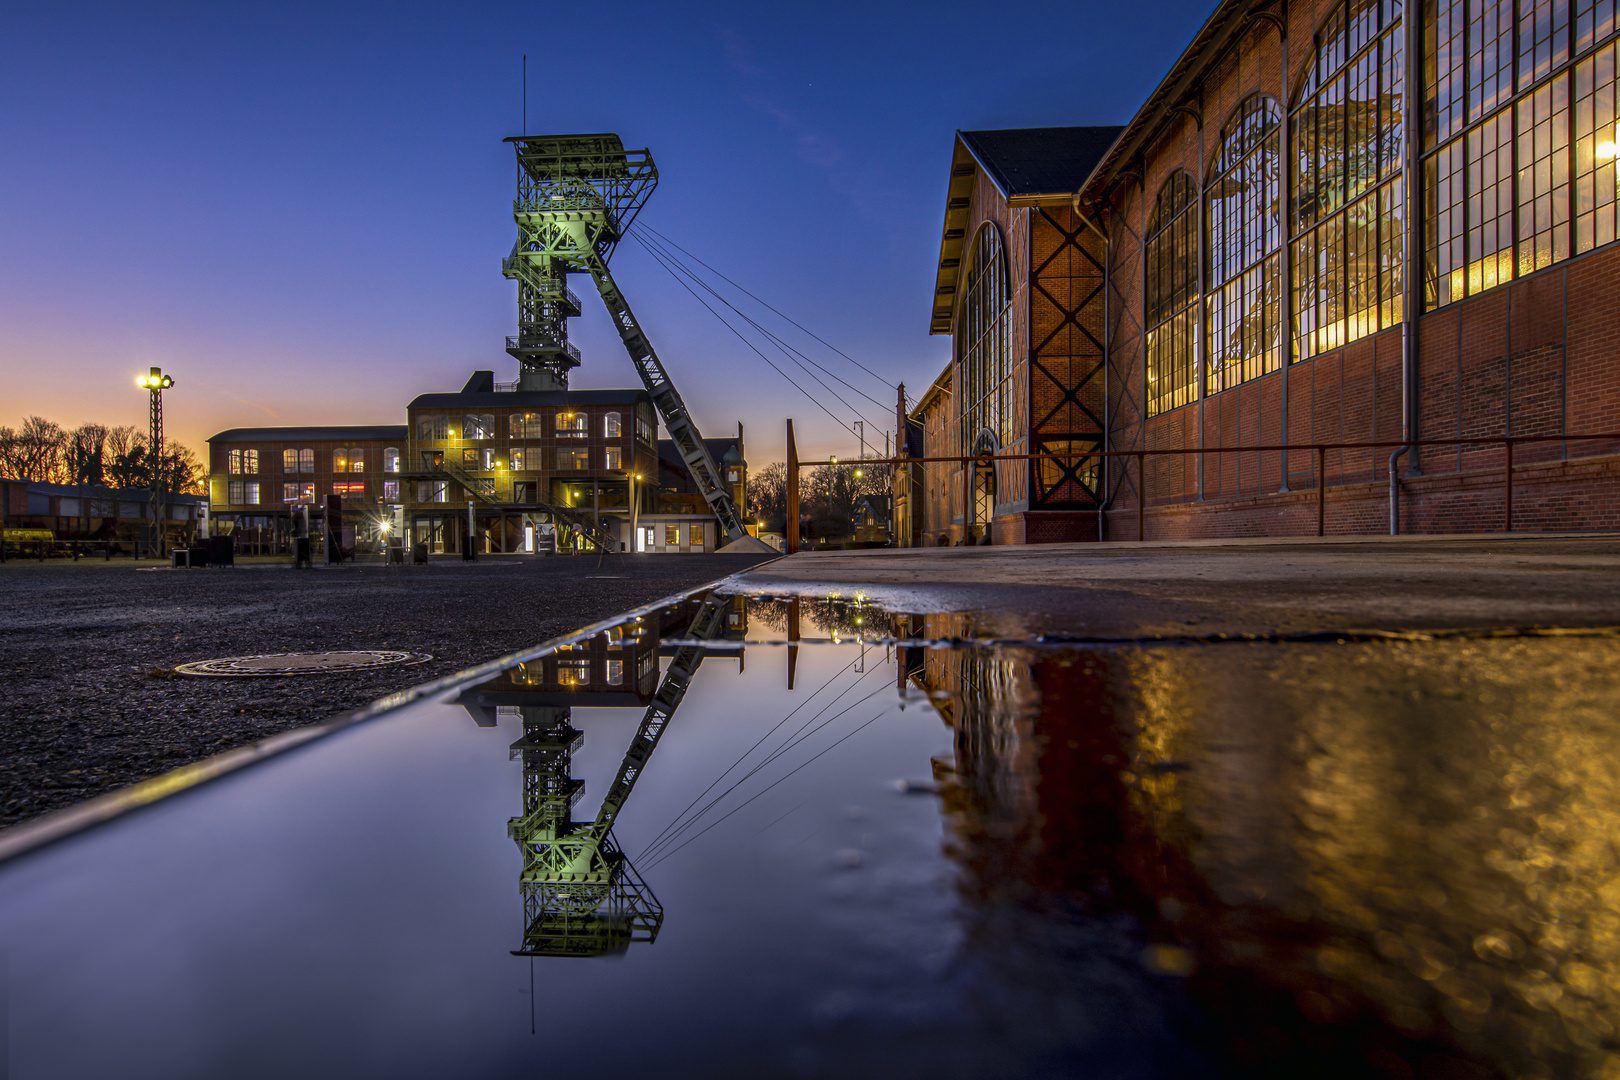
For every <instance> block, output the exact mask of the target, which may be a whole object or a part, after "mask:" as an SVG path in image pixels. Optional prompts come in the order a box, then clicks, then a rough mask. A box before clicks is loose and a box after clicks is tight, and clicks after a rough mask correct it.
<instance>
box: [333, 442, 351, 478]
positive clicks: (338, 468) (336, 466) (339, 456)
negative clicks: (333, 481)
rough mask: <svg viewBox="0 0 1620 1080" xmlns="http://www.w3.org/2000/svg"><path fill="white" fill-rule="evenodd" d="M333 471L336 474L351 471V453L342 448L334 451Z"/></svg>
mask: <svg viewBox="0 0 1620 1080" xmlns="http://www.w3.org/2000/svg"><path fill="white" fill-rule="evenodd" d="M332 471H333V472H335V473H340V472H348V471H349V452H348V451H347V450H345V449H343V448H342V447H341V446H340V447H338V448H337V449H336V450H333V451H332Z"/></svg>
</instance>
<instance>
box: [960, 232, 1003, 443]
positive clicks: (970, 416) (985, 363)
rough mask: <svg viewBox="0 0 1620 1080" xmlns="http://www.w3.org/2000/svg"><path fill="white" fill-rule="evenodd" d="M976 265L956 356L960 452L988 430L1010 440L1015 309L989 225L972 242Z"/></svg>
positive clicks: (965, 294)
mask: <svg viewBox="0 0 1620 1080" xmlns="http://www.w3.org/2000/svg"><path fill="white" fill-rule="evenodd" d="M972 259H973V261H972V263H971V264H970V265H969V267H968V270H967V273H966V275H965V276H964V277H963V279H962V293H961V295H962V306H961V309H960V311H959V313H958V316H957V324H956V355H957V359H958V360H960V361H961V364H962V395H961V397H960V398H959V399H958V400H959V401H960V403H961V409H962V413H961V433H962V453H964V454H968V453H972V452H973V451H974V449H975V446H974V444H975V443H977V442H978V440H979V437H980V434H981V433H982V432H984V431H989V432H990V433H991V434H992V435H993V436H994V437H995V439H996V440H997V441H996V445H997V446H1006V445H1007V444H1008V443H1010V442H1012V307H1011V304H1010V303H1009V300H1010V296H1009V293H1008V289H1007V260H1006V257H1005V256H1004V255H1003V254H1002V250H1001V233H1000V232H999V231H998V230H997V229H996V226H995V225H994V224H993V223H991V222H985V223H984V224H983V225H982V226H980V227H979V231H978V234H977V235H976V236H975V237H974V239H973V257H972Z"/></svg>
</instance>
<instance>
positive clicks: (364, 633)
mask: <svg viewBox="0 0 1620 1080" xmlns="http://www.w3.org/2000/svg"><path fill="white" fill-rule="evenodd" d="M759 561H760V559H759V557H757V556H752V555H741V556H739V555H708V556H682V555H638V556H635V557H633V558H623V557H612V556H610V557H609V558H608V560H607V561H606V562H605V563H604V564H603V565H602V566H600V567H598V566H597V565H596V561H595V560H594V559H588V558H583V557H582V558H577V559H576V558H549V559H527V560H510V561H507V560H500V559H489V558H486V559H482V560H480V561H478V562H476V563H471V564H467V563H462V562H460V561H449V562H435V563H433V564H432V565H429V566H425V567H421V566H407V567H384V566H382V565H380V564H372V565H365V564H361V565H353V564H350V565H346V566H343V567H334V568H324V567H320V568H316V569H314V570H307V571H302V572H299V571H294V570H293V569H291V568H290V567H289V566H287V565H286V564H285V563H284V562H282V561H280V560H277V561H275V562H269V561H266V562H262V563H253V562H245V563H243V564H242V565H239V566H238V567H237V568H235V569H208V570H170V569H167V568H159V569H152V570H145V569H138V568H137V567H135V566H134V565H132V564H131V563H129V562H117V561H115V562H112V563H107V562H101V561H95V560H92V561H85V562H80V563H73V562H64V561H60V560H53V561H49V562H45V563H29V562H21V561H8V562H6V563H5V564H3V565H0V827H3V826H5V825H12V824H15V823H17V822H19V821H23V820H25V819H27V818H30V817H33V816H35V815H37V814H41V813H44V812H46V811H48V810H55V809H57V808H59V807H63V806H68V805H70V804H72V803H75V802H78V801H80V800H82V799H86V798H90V797H91V796H94V795H99V794H102V793H103V792H106V791H109V790H112V789H114V788H118V787H122V786H124V785H126V784H131V783H134V782H136V781H138V780H143V779H146V778H147V777H150V776H153V775H156V774H158V773H161V772H164V771H166V770H169V769H173V768H175V767H177V766H180V765H185V764H187V763H189V762H193V761H196V760H198V759H200V758H204V757H208V756H210V755H212V754H218V753H222V752H224V751H226V750H230V749H232V748H234V747H237V746H241V745H243V744H244V743H250V742H253V741H255V740H257V739H262V738H264V737H266V736H269V735H273V734H275V733H277V732H280V731H286V730H287V729H289V728H295V727H300V726H302V725H304V724H310V723H315V722H317V721H320V720H325V719H327V718H329V717H331V716H333V715H335V714H337V713H341V712H345V711H347V710H349V709H353V708H357V707H359V706H361V705H364V704H366V703H367V702H369V701H372V700H374V699H376V698H378V697H381V696H382V695H384V694H387V693H390V692H392V691H394V690H398V689H401V688H403V687H406V686H411V685H414V684H416V683H420V682H426V681H428V680H429V679H433V678H437V677H438V676H441V675H445V674H448V673H450V672H453V671H456V670H459V669H461V668H464V667H467V666H469V665H471V664H476V663H481V662H483V661H485V660H490V659H493V658H494V657H497V656H501V655H503V654H505V653H509V652H513V651H514V650H517V649H520V648H524V647H527V646H530V645H534V644H537V643H539V642H541V641H544V640H545V639H547V638H550V637H554V636H556V635H558V634H563V633H566V632H568V631H570V630H573V629H577V628H578V627H580V626H583V625H586V624H587V623H591V622H595V621H596V620H598V619H604V618H608V617H609V616H612V615H615V614H617V613H619V612H621V611H624V610H626V609H628V608H632V607H635V606H637V605H640V604H644V603H647V602H649V601H652V600H656V599H658V598H659V597H662V596H667V595H669V594H670V593H674V592H679V591H681V590H683V589H687V588H691V587H692V586H695V585H701V584H703V583H704V582H708V581H713V580H715V579H716V578H720V577H724V576H726V575H728V574H733V573H736V572H737V571H739V570H743V569H745V568H747V567H748V566H751V565H753V564H755V563H757V562H759ZM338 649H406V650H410V651H412V652H425V653H431V654H432V656H433V660H432V661H431V662H429V663H426V664H419V665H416V666H413V667H403V668H394V669H383V670H381V671H377V672H372V673H360V674H352V675H348V674H331V675H314V676H303V677H292V678H271V679H199V678H184V677H178V676H173V675H171V674H170V673H169V669H172V668H174V667H175V666H176V665H179V664H184V663H187V662H189V661H193V660H207V659H212V658H215V657H222V656H242V655H249V654H254V653H282V652H300V651H308V652H318V651H327V650H338Z"/></svg>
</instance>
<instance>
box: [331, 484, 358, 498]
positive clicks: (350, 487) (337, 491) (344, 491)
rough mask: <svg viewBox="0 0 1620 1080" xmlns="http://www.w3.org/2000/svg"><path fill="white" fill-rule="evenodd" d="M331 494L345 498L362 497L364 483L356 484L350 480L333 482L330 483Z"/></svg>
mask: <svg viewBox="0 0 1620 1080" xmlns="http://www.w3.org/2000/svg"><path fill="white" fill-rule="evenodd" d="M332 494H334V495H341V496H342V497H343V498H345V499H364V498H365V497H366V485H365V484H364V483H359V484H356V483H353V482H352V481H344V482H340V483H335V484H333V485H332Z"/></svg>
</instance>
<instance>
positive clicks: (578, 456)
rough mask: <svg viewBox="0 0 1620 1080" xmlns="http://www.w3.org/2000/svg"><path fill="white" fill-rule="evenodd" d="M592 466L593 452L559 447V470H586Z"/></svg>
mask: <svg viewBox="0 0 1620 1080" xmlns="http://www.w3.org/2000/svg"><path fill="white" fill-rule="evenodd" d="M590 467H591V452H590V451H589V450H584V449H579V450H573V449H564V448H562V447H558V448H557V471H558V472H565V471H569V470H574V471H578V472H584V471H585V470H587V469H589V468H590Z"/></svg>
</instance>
